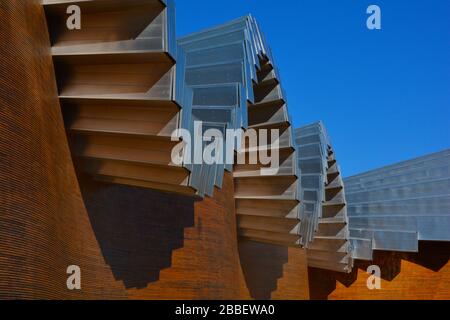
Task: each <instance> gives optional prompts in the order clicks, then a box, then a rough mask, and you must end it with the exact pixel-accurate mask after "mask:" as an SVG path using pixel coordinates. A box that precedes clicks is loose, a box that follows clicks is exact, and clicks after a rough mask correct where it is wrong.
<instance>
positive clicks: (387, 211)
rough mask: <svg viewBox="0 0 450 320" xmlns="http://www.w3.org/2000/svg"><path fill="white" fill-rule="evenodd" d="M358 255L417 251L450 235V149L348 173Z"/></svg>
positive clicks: (356, 253)
mask: <svg viewBox="0 0 450 320" xmlns="http://www.w3.org/2000/svg"><path fill="white" fill-rule="evenodd" d="M344 183H345V190H346V198H347V202H348V211H347V212H348V215H349V225H350V237H351V241H352V243H354V246H355V248H356V249H355V250H354V258H357V259H369V257H370V256H371V254H369V252H368V249H367V246H365V245H364V246H362V245H361V241H362V240H366V241H371V242H372V248H371V250H391V251H405V252H410V251H413V252H416V251H417V250H418V241H419V240H423V241H450V150H445V151H442V152H438V153H434V154H430V155H426V156H423V157H420V158H417V159H413V160H409V161H404V162H401V163H398V164H394V165H390V166H387V167H384V168H380V169H377V170H373V171H370V172H367V173H363V174H360V175H357V176H354V177H350V178H347V179H344Z"/></svg>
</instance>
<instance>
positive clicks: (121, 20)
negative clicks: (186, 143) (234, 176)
mask: <svg viewBox="0 0 450 320" xmlns="http://www.w3.org/2000/svg"><path fill="white" fill-rule="evenodd" d="M43 4H44V8H45V12H46V16H47V22H48V27H49V34H50V38H51V42H52V54H53V59H54V64H55V71H56V75H57V82H58V90H59V97H60V101H61V106H62V109H63V114H64V118H65V123H66V129H67V132H68V135H69V140H70V143H71V148H72V153H73V157H74V159H75V160H76V161H75V163H76V165H77V166H78V167H79V168H80V170H81V171H82V172H85V173H88V174H90V175H92V176H93V177H95V179H97V180H101V181H105V182H110V183H118V184H127V185H133V186H141V187H147V188H153V189H157V190H162V191H167V192H174V193H180V194H187V195H194V193H195V190H194V189H192V188H191V187H189V186H188V177H189V171H188V170H186V168H184V167H182V166H181V165H175V164H173V163H172V161H171V150H172V148H173V147H174V146H175V144H176V142H174V141H171V138H170V136H171V133H172V131H173V130H175V129H177V128H178V127H179V124H180V123H179V113H180V105H179V103H178V102H177V101H176V92H175V89H176V86H175V81H176V78H177V76H176V72H177V71H176V67H175V60H174V58H175V55H176V41H175V34H174V27H175V21H174V4H173V1H171V0H169V1H163V0H129V1H117V0H89V1H81V0H78V1H77V0H44V2H43ZM71 4H74V5H77V6H79V7H80V9H81V13H82V20H81V22H82V26H81V29H80V30H75V31H72V30H68V28H67V27H66V19H67V13H66V9H67V6H68V5H71ZM182 70H183V68H179V72H180V71H182Z"/></svg>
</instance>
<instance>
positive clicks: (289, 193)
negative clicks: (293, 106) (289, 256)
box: [178, 16, 300, 246]
mask: <svg viewBox="0 0 450 320" xmlns="http://www.w3.org/2000/svg"><path fill="white" fill-rule="evenodd" d="M178 45H179V48H180V50H179V56H180V55H182V56H183V58H184V59H185V62H186V64H185V79H184V83H183V85H184V87H185V92H186V93H188V94H189V93H190V92H192V95H191V96H190V97H189V98H188V99H190V100H189V101H187V99H186V98H183V101H184V103H187V104H189V105H188V106H186V108H185V110H190V113H188V112H183V120H182V123H183V127H184V128H186V129H188V130H189V131H190V132H191V134H192V135H193V136H194V137H195V138H197V139H198V138H200V139H201V138H203V135H204V134H205V131H206V130H208V129H216V130H219V131H220V132H224V131H225V130H227V129H233V130H240V129H244V130H246V132H245V133H244V134H243V131H242V132H241V133H239V134H238V136H237V137H236V138H235V139H234V140H236V141H225V142H224V146H225V145H226V144H227V142H228V143H230V142H233V143H234V142H236V145H235V151H236V152H238V156H237V159H239V156H242V155H245V156H246V157H247V158H250V156H255V155H256V156H257V155H258V153H259V150H258V149H257V148H254V147H255V146H249V145H248V143H246V139H245V136H246V134H250V132H251V131H252V130H255V132H256V136H258V137H259V138H258V146H257V147H259V148H260V149H262V150H267V149H269V150H270V147H275V146H276V143H278V147H276V148H275V150H274V151H275V152H277V153H278V154H279V156H280V165H279V170H276V172H269V174H267V173H268V172H267V171H266V172H265V174H262V171H264V170H267V169H269V168H268V166H267V164H262V163H261V161H259V160H258V161H257V162H256V163H253V164H236V165H234V166H233V164H232V163H230V162H227V163H226V164H225V165H220V164H215V163H213V164H210V165H208V164H205V163H201V164H198V163H194V164H185V165H186V167H187V168H188V169H189V170H190V171H191V172H192V174H191V177H190V180H189V183H190V185H191V186H192V187H194V188H195V189H197V190H198V194H199V195H200V196H204V195H209V196H211V195H212V192H213V190H214V188H213V187H214V185H215V186H217V187H220V186H221V179H222V176H223V174H224V170H229V171H232V170H234V178H235V192H236V195H235V198H236V211H237V215H238V227H239V234H240V236H241V237H243V238H246V239H252V240H256V241H260V242H268V243H275V244H281V245H288V246H298V243H299V230H298V225H299V220H298V217H299V207H300V203H299V200H298V193H297V188H298V187H297V185H298V178H297V168H296V163H295V145H294V141H293V131H292V128H291V125H290V123H291V122H290V119H289V115H288V113H287V105H286V101H285V98H284V95H283V90H282V88H281V85H280V82H279V77H278V72H277V70H276V68H275V66H274V63H273V58H272V55H271V52H270V49H269V48H268V47H267V45H266V41H265V39H264V36H263V35H262V33H261V32H260V28H259V26H258V24H257V23H256V21H255V19H253V17H251V16H246V17H243V18H240V19H236V20H234V21H231V22H229V23H226V24H223V25H221V26H218V27H214V28H211V29H208V30H205V31H201V32H197V33H194V34H192V35H188V36H185V37H183V38H181V39H179V40H178ZM196 121H197V122H202V124H203V127H202V128H199V127H198V125H197V126H196ZM248 129H252V130H248ZM270 129H276V130H278V132H279V134H280V135H279V138H278V139H277V140H274V141H272V136H271V133H270ZM241 134H243V135H244V137H242V136H241ZM205 146H208V144H206V143H205ZM224 152H225V148H224ZM190 155H191V156H192V158H195V157H199V156H201V154H199V151H198V150H194V148H191V153H190ZM237 159H236V160H237ZM232 160H235V159H234V155H233V159H232ZM247 162H248V161H247ZM277 169H278V168H277Z"/></svg>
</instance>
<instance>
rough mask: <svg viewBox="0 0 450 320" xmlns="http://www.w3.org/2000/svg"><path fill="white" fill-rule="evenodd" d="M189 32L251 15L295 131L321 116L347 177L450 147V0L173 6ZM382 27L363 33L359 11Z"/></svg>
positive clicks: (199, 1) (195, 0) (202, 1)
mask: <svg viewBox="0 0 450 320" xmlns="http://www.w3.org/2000/svg"><path fill="white" fill-rule="evenodd" d="M176 3H177V32H178V35H180V36H181V35H186V34H189V33H191V32H194V31H199V30H201V29H204V28H208V27H211V26H215V25H217V24H220V23H223V22H226V21H228V20H231V19H234V18H237V17H241V16H244V15H246V14H248V13H251V14H252V15H253V16H255V17H256V19H257V20H258V22H259V24H260V25H261V28H262V31H263V32H264V33H265V34H266V37H267V39H268V42H269V44H270V46H271V47H272V51H273V53H274V56H275V59H276V61H277V64H278V67H279V69H280V73H281V77H282V84H283V87H284V89H285V91H286V94H287V98H288V103H289V110H290V113H291V115H292V118H293V121H294V125H295V126H296V127H298V126H301V125H305V124H308V123H311V122H314V121H317V120H323V121H324V123H325V125H326V126H327V128H328V131H329V133H330V136H331V138H332V141H333V146H334V148H335V150H336V154H337V157H338V160H339V162H340V164H341V168H342V171H343V173H344V175H345V176H350V175H354V174H357V173H361V172H364V171H367V170H370V169H375V168H378V167H381V166H384V165H387V164H391V163H395V162H398V161H402V160H407V159H410V158H413V157H417V156H421V155H424V154H427V153H431V152H436V151H440V150H443V149H446V148H449V147H450V129H449V128H450V1H449V0H415V1H413V0H408V1H407V0H395V1H392V0H386V1H380V0H377V1H375V0H374V1H364V0H328V1H324V0H285V1H276V2H274V1H271V0H177V1H176ZM371 4H376V5H378V6H380V8H381V11H382V30H375V31H370V30H368V29H367V28H366V19H367V17H368V15H367V14H366V9H367V7H368V6H369V5H371Z"/></svg>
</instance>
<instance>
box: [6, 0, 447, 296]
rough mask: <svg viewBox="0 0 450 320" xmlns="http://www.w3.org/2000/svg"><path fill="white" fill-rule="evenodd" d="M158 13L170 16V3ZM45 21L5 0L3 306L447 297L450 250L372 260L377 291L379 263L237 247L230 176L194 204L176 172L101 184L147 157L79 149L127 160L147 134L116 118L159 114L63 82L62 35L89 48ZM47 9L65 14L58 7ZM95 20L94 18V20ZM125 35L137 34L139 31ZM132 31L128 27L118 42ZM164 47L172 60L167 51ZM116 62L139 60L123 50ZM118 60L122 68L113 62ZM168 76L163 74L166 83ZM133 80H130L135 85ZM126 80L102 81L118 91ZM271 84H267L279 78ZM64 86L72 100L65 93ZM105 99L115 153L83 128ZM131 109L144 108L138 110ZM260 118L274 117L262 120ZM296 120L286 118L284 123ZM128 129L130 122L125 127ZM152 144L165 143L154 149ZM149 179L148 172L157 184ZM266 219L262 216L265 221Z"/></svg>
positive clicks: (271, 247) (171, 102)
mask: <svg viewBox="0 0 450 320" xmlns="http://www.w3.org/2000/svg"><path fill="white" fill-rule="evenodd" d="M58 1H59V0H58ZM58 1H50V0H47V1H46V2H47V3H51V2H58ZM108 1H109V2H111V3H116V4H117V5H118V6H120V4H119V3H120V1H116V0H108ZM60 2H71V1H64V0H61V1H60ZM157 2H158V1H153V0H148V1H144V0H142V1H141V0H134V3H135V4H136V5H144V6H153V5H155V4H154V3H157ZM152 3H153V4H152ZM161 3H162V2H161ZM156 6H158V5H157V4H156ZM158 8H159V9H161V10H162V7H161V8H160V7H158ZM94 9H95V8H94ZM94 9H93V10H94ZM159 9H158V10H159ZM93 12H97V11H96V10H94V11H93ZM132 13H133V12H128V13H127V14H125V15H122V18H123V19H125V20H127V19H130V15H132ZM48 14H49V12H47V17H46V13H45V10H44V7H43V6H42V1H41V0H29V1H12V0H11V1H10V0H7V1H3V2H2V3H1V4H0V25H1V26H2V27H1V28H0V43H1V44H2V45H1V46H0V66H1V69H0V299H308V298H313V299H361V298H367V299H372V298H383V299H391V298H392V299H398V298H404V299H448V298H449V297H450V293H449V290H448V288H449V287H450V276H449V275H450V268H449V252H450V248H449V246H448V244H445V243H444V244H443V243H420V246H421V249H420V251H419V253H417V254H413V253H395V252H393V253H392V252H376V253H375V257H374V261H373V263H374V264H380V266H382V268H383V270H385V271H384V272H385V273H383V274H382V278H383V279H384V280H383V282H382V286H383V288H384V289H383V290H380V291H368V290H367V288H366V286H365V283H366V279H367V274H366V273H365V268H367V266H368V265H369V264H371V263H370V262H360V261H358V262H355V268H354V270H353V272H352V273H351V274H342V273H337V272H331V271H323V270H319V269H314V268H310V269H309V270H308V267H307V265H308V263H307V254H306V251H305V250H304V249H301V248H295V247H287V246H278V245H275V244H273V243H279V241H272V240H271V239H269V240H270V241H259V242H255V241H251V239H253V240H255V239H258V240H261V239H262V240H267V235H262V236H259V235H256V236H249V237H245V236H244V237H241V238H240V239H239V237H238V226H237V221H236V208H235V195H236V190H235V187H236V186H237V187H238V188H240V187H241V186H240V185H239V183H236V177H233V174H232V173H226V174H225V176H224V179H223V183H222V188H220V189H219V188H215V190H214V196H213V197H205V198H204V199H203V200H199V199H198V198H196V197H193V196H192V190H190V189H189V187H187V186H186V185H185V181H184V179H181V180H177V179H176V175H174V176H171V178H173V179H174V180H171V181H170V183H167V184H166V183H164V179H165V177H164V176H161V175H159V176H158V175H157V179H159V180H158V181H153V180H152V181H150V183H149V181H147V182H145V183H140V182H137V180H138V179H135V178H134V177H130V176H128V177H125V178H126V179H125V180H123V179H117V177H118V176H115V175H112V174H111V175H109V177H112V176H113V177H114V179H116V180H114V179H113V180H114V181H113V180H111V179H102V177H103V178H105V175H102V174H100V173H101V172H100V171H101V170H111V172H112V173H114V174H116V173H118V172H122V173H124V174H126V175H132V173H133V170H132V167H133V166H135V165H136V162H139V161H128V160H130V159H119V160H120V161H122V162H121V163H122V164H124V166H125V167H121V168H122V169H123V170H122V169H120V168H118V167H114V168H112V167H108V166H103V165H98V166H97V165H94V166H89V165H88V166H86V163H85V162H83V161H79V156H80V153H81V157H84V156H85V155H86V154H87V153H89V156H88V157H89V158H93V154H95V156H96V157H98V156H99V154H101V153H103V155H105V154H110V155H111V154H114V156H124V155H126V154H127V153H126V152H122V153H120V152H118V150H122V151H123V149H122V148H123V147H124V146H127V147H130V148H132V149H133V148H134V149H135V150H136V149H139V147H140V146H141V145H140V144H139V143H137V142H136V141H135V140H134V142H135V143H132V144H128V142H129V141H130V140H127V139H132V140H133V139H136V137H135V136H133V135H132V136H133V138H130V137H129V136H130V135H129V134H127V130H128V129H130V128H131V129H136V130H138V129H139V126H138V127H133V126H130V125H128V126H127V125H126V123H125V126H123V127H120V128H118V127H114V126H115V125H116V123H117V122H115V120H114V119H113V118H114V117H116V118H118V119H121V120H123V119H124V118H125V119H128V120H130V116H131V117H135V119H141V120H142V119H143V118H145V117H146V116H148V115H149V112H148V110H144V109H145V107H149V108H153V107H154V106H155V103H154V101H151V102H149V101H143V100H145V99H136V97H131V98H130V96H126V93H124V92H121V93H120V94H125V96H117V92H113V93H108V95H109V96H108V98H107V99H106V100H107V101H106V100H104V99H100V100H101V101H99V97H96V96H95V94H99V92H98V91H96V92H94V93H93V94H92V95H90V94H89V97H86V96H84V97H80V96H78V95H79V93H80V92H81V91H80V90H82V89H83V88H84V87H83V85H80V84H82V83H83V81H84V80H85V79H84V80H83V79H82V77H81V78H77V76H74V77H67V78H61V77H59V79H58V80H59V81H57V76H58V75H59V76H60V75H61V74H60V72H59V71H58V68H60V67H61V65H64V66H65V67H67V68H69V69H71V70H72V71H74V70H75V71H76V70H77V69H78V68H79V66H78V63H79V62H80V60H79V59H78V58H74V57H73V56H71V57H69V58H68V57H65V56H64V48H59V49H56V53H57V54H56V55H58V54H60V53H61V52H62V53H63V54H62V56H64V57H57V58H56V60H55V62H56V63H55V64H54V61H53V58H54V56H55V48H53V49H54V50H53V51H52V46H53V47H55V43H58V41H62V42H61V43H62V45H61V43H59V45H61V47H64V46H65V45H67V44H68V43H70V42H72V41H75V42H77V43H78V44H80V41H81V42H83V41H82V38H83V37H82V38H71V36H69V35H67V34H66V35H65V34H64V33H62V34H56V35H55V34H49V33H48V32H47V30H48V29H47V19H48ZM51 14H55V15H56V16H57V15H58V11H55V12H53V13H51ZM153 18H155V17H153ZM89 19H90V18H88V20H87V21H91V22H93V21H94V20H95V19H94V20H89ZM107 20H108V19H107ZM138 20H139V23H140V24H141V26H142V27H145V25H146V24H148V23H149V21H147V20H146V18H145V17H141V16H139V19H138ZM50 21H53V22H55V20H51V19H50ZM60 22H61V21H59V23H60ZM55 23H58V19H56V22H55ZM129 31H130V32H131V34H135V32H136V30H129ZM85 36H86V34H85ZM87 36H88V37H94V38H95V37H97V38H101V37H103V36H105V35H104V34H101V33H100V34H96V33H89V32H88V33H87ZM129 36H130V34H123V33H118V34H117V39H115V40H123V39H124V38H126V37H129ZM55 39H59V40H55ZM80 39H81V40H80ZM94 40H95V39H94ZM97 40H98V39H97ZM4 44H8V45H4ZM81 45H83V44H81ZM84 49H86V47H84ZM163 49H165V50H166V51H168V52H170V48H163ZM58 50H60V51H59V53H58ZM120 54H125V56H126V57H127V58H129V55H128V54H126V53H120ZM52 55H53V56H52ZM164 56H165V57H166V58H167V59H169V58H170V57H169V56H167V55H165V54H164ZM91 58H92V57H91ZM109 58H111V57H109ZM109 58H108V59H109ZM84 59H85V58H84ZM111 59H112V60H111V61H110V62H111V63H113V64H114V58H111ZM81 60H83V59H81ZM99 61H100V62H101V60H98V57H94V58H92V59H91V60H89V59H88V61H84V62H83V65H85V63H87V64H94V65H95V63H99ZM147 62H148V61H147ZM153 62H154V61H153ZM153 62H152V63H153ZM159 62H161V61H159ZM159 62H158V63H159ZM173 63H174V61H173V60H172V59H171V58H170V59H169V60H165V62H164V63H163V65H164V68H163V70H164V72H169V73H170V72H173V68H174V66H173ZM54 65H56V72H55V69H54ZM94 69H95V68H94ZM119 69H120V67H119ZM75 71H74V72H75ZM88 71H89V70H88ZM91 71H92V70H91ZM164 72H163V71H161V72H160V73H161V74H160V75H161V76H163V77H164V75H165V74H166V73H164ZM269 73H270V72H269ZM74 74H76V72H75V73H74ZM74 74H71V75H74ZM81 74H83V72H81ZM91 75H92V74H91ZM259 76H260V77H261V80H264V79H266V78H265V77H266V76H269V78H270V75H266V76H264V75H263V74H259ZM100 78H101V77H100ZM119 78H120V77H119ZM131 78H133V77H131ZM131 78H130V79H129V80H130V81H131V82H136V79H135V78H133V79H131ZM61 79H63V80H61ZM102 79H103V80H105V78H102ZM116 80H117V79H106V80H105V81H106V83H109V84H111V83H113V84H116V85H118V86H119V87H120V84H119V83H118V82H117V81H116ZM153 80H154V79H153ZM149 81H150V80H149ZM265 81H269V82H268V83H271V82H270V81H271V80H270V79H266V80H265ZM150 82H152V81H150ZM150 82H149V83H150ZM149 83H147V84H149ZM152 85H155V83H154V82H152V83H151V85H150V86H152ZM134 88H136V87H134ZM97 89H99V88H97ZM100 89H101V88H100ZM103 89H105V87H103ZM103 89H102V90H103ZM116 89H117V87H116ZM147 89H148V88H147ZM66 90H69V91H70V92H71V94H69V95H64V94H62V93H63V92H67V91H66ZM71 90H72V91H71ZM73 90H75V91H73ZM133 90H134V89H133ZM139 90H142V88H139ZM74 92H75V93H76V94H74V95H73V93H74ZM146 92H147V91H146ZM103 93H104V92H100V95H102V94H103ZM110 94H111V95H110ZM59 98H61V99H59ZM103 98H104V97H103ZM141 98H142V97H141ZM159 98H161V97H159ZM159 98H158V99H159ZM158 99H156V100H158ZM105 101H106V102H107V104H108V105H109V107H110V108H111V109H110V110H113V112H112V113H113V114H114V117H112V118H108V119H100V120H99V123H102V124H103V125H105V126H106V127H105V128H106V129H108V128H110V129H111V128H112V129H111V130H114V131H117V132H115V134H113V135H112V136H113V138H112V139H111V140H108V139H109V138H110V136H108V139H106V140H108V141H107V142H108V143H107V145H109V149H108V148H97V147H98V145H101V143H98V144H96V143H95V142H102V141H103V142H105V141H106V140H102V139H104V136H102V135H100V136H102V137H101V138H99V135H97V134H92V132H90V134H88V135H87V137H86V136H83V139H79V138H80V134H79V132H80V131H83V130H85V131H89V130H86V126H87V127H89V125H90V124H92V123H91V122H90V120H89V119H90V118H91V117H93V118H96V115H98V113H101V111H102V110H103V109H104V108H105ZM124 101H126V103H125V104H123V103H124ZM158 103H159V104H160V106H161V105H164V106H166V107H168V108H169V109H170V112H169V111H168V112H165V111H161V108H160V107H158V108H153V109H152V110H151V112H152V115H151V116H150V117H156V118H154V119H157V120H158V119H159V120H161V121H163V122H165V121H166V120H168V119H169V120H171V119H173V117H175V118H176V117H177V116H178V111H179V106H178V104H177V102H176V101H175V99H174V97H173V96H170V97H168V96H167V97H165V98H164V99H162V98H161V99H159V100H158ZM266 107H270V106H266ZM272 107H274V109H270V108H269V109H270V110H268V111H267V115H266V116H273V115H274V113H275V114H278V113H279V112H281V111H280V110H281V109H282V108H284V107H283V106H281V105H277V106H272ZM74 109H75V110H76V112H73V110H74ZM124 109H125V111H124ZM130 109H132V110H135V111H136V112H134V113H133V112H132V113H131V114H130V113H128V112H129V111H130ZM166 111H167V110H166ZM153 112H154V113H153ZM251 114H252V113H251V112H250V115H251ZM257 116H258V117H263V118H264V114H259V115H257ZM64 120H65V121H64ZM144 122H145V121H144ZM155 123H156V124H155V126H154V127H152V128H153V129H154V131H153V132H152V133H151V136H152V138H150V140H152V139H153V140H152V141H154V140H155V139H156V138H155V136H159V134H160V133H161V131H160V129H162V128H161V127H160V126H158V123H159V124H161V123H160V122H158V121H156V122H155ZM169 123H170V121H169ZM255 123H262V124H263V126H266V123H265V122H264V121H262V120H261V119H259V120H258V119H256V120H255ZM286 123H287V122H286V121H282V123H281V122H280V123H278V122H277V123H276V125H277V126H279V125H281V126H284V125H286ZM95 125H96V126H97V125H98V123H96V124H95ZM121 125H124V122H123V121H122V122H121ZM80 128H81V129H80ZM141 128H142V127H141ZM106 129H105V130H106ZM121 130H122V131H121ZM67 131H69V136H67V135H66V133H67ZM71 131H74V132H71ZM128 133H129V132H128ZM120 135H125V136H127V137H126V138H124V137H121V136H120ZM163 138H164V139H165V138H167V136H164V137H163ZM156 140H157V139H156ZM159 141H160V140H159ZM69 142H70V143H69ZM80 144H81V147H79V146H80ZM77 146H78V147H77ZM153 146H155V148H156V149H158V148H159V147H160V145H158V144H156V145H153ZM168 150H169V148H167V150H165V151H168ZM71 151H72V152H71ZM292 151H293V150H289V152H288V154H287V155H286V158H287V159H286V160H289V159H290V157H291V156H292ZM85 153H86V154H85ZM165 155H166V154H165ZM141 156H142V157H143V158H146V157H147V158H146V159H147V160H148V159H150V160H151V161H156V162H158V161H160V163H152V164H151V165H150V167H151V166H154V167H158V168H161V167H162V166H163V167H164V168H165V169H167V168H168V167H169V164H168V163H166V162H167V161H166V160H167V158H164V157H163V158H160V157H157V156H156V157H154V156H155V154H154V153H151V152H150V153H141ZM115 160H117V159H115ZM134 160H136V159H134ZM141 160H142V159H141ZM102 161H106V160H104V159H103V160H102ZM108 161H110V160H108ZM108 161H106V162H108ZM74 164H75V165H76V167H75V165H74ZM170 169H173V168H170ZM180 169H182V168H180ZM175 170H177V169H175ZM183 170H184V169H183ZM152 174H153V173H151V172H150V173H149V176H152ZM106 176H108V175H106ZM122 178H124V177H122ZM151 178H153V176H152V177H151ZM283 179H284V178H283ZM105 180H107V182H105ZM180 181H181V184H180V183H178V182H180ZM288 181H290V180H289V179H288ZM108 182H113V183H108ZM143 187H147V188H143ZM148 187H153V189H158V190H159V191H155V190H152V189H150V188H148ZM163 191H166V192H163ZM169 192H170V193H169ZM186 194H187V195H186ZM281 200H283V201H284V200H285V199H281ZM240 201H241V200H240ZM261 201H262V200H261ZM283 201H278V202H277V201H273V199H268V200H267V202H265V203H269V204H270V206H269V207H267V208H265V209H266V210H268V211H270V212H274V211H276V212H279V214H280V216H282V217H286V216H288V213H289V212H291V211H292V210H295V209H296V207H297V205H298V201H296V200H295V201H291V202H289V201H285V202H283ZM239 207H240V208H239V210H240V212H238V214H240V215H242V216H245V215H251V212H250V213H249V212H247V211H248V210H249V208H253V209H255V208H256V209H258V210H260V209H262V208H261V203H258V202H253V201H246V200H245V199H242V201H241V203H240V204H239ZM250 211H251V210H250ZM263 213H264V212H263ZM258 219H260V220H261V221H262V222H264V218H258ZM280 220H282V219H280ZM256 222H258V221H256ZM239 223H240V224H241V227H242V228H243V229H245V228H244V224H247V225H250V226H252V228H253V226H254V225H256V224H255V221H253V220H251V221H243V220H240V221H239ZM258 223H259V222H258ZM263 225H264V226H266V225H267V223H263ZM269 225H270V224H269ZM291 227H292V228H293V227H295V223H294V224H293V225H292V226H291V222H289V225H288V226H283V229H282V231H283V232H284V233H285V231H290V230H291ZM252 228H250V229H252ZM297 236H298V235H295V237H297ZM249 239H250V240H249ZM289 241H290V239H289ZM263 242H269V243H263ZM281 242H282V243H285V242H286V241H281ZM271 243H272V244H271ZM70 265H78V266H80V268H81V285H82V288H81V290H74V291H70V290H68V289H67V287H66V280H67V277H68V274H67V273H66V269H67V267H68V266H70ZM423 280H425V281H423Z"/></svg>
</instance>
